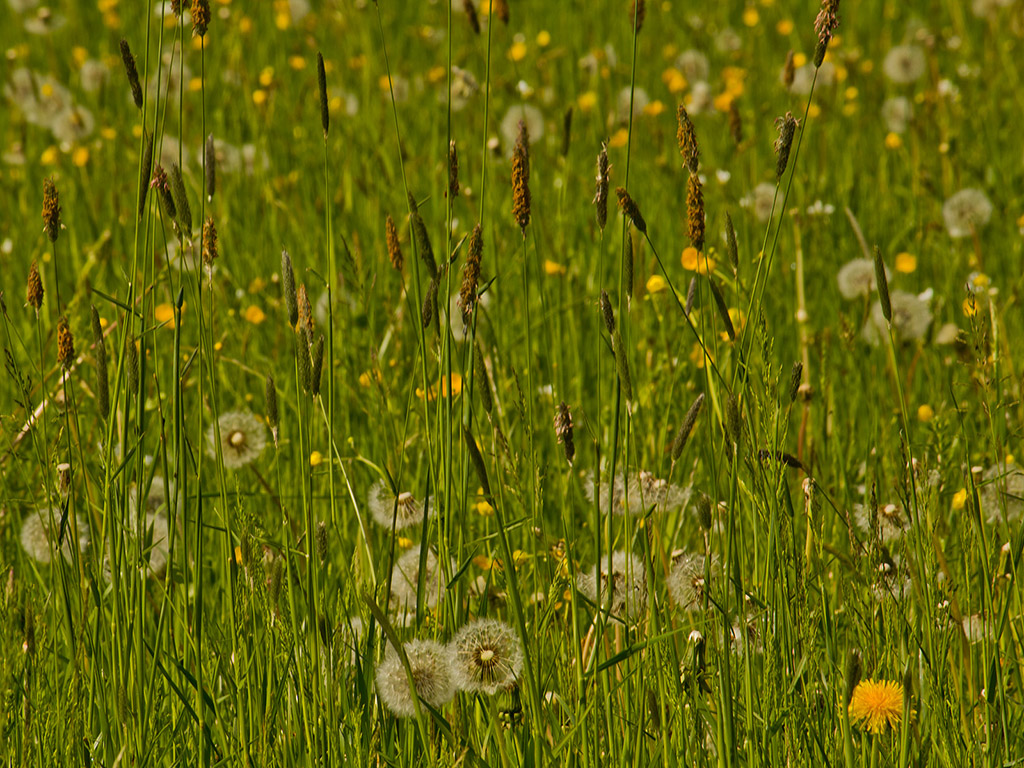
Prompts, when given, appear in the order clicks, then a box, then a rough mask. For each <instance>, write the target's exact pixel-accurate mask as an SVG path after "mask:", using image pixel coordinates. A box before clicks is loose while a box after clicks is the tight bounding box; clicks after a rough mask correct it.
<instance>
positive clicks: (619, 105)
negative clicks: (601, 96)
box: [615, 88, 651, 123]
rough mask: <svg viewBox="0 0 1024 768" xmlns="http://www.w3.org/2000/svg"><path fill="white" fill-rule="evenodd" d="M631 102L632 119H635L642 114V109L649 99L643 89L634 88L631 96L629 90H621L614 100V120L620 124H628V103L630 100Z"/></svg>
mask: <svg viewBox="0 0 1024 768" xmlns="http://www.w3.org/2000/svg"><path fill="white" fill-rule="evenodd" d="M631 98H632V101H633V117H634V118H637V117H639V116H640V115H642V114H643V111H644V107H646V106H647V105H648V104H649V103H650V101H651V99H650V97H648V95H647V91H645V90H644V89H643V88H634V89H633V90H632V94H631V93H630V89H629V88H623V89H622V90H621V91H619V95H618V97H617V98H616V99H615V119H616V120H617V121H618V122H620V123H627V122H629V103H630V99H631Z"/></svg>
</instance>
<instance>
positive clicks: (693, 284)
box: [683, 275, 697, 317]
mask: <svg viewBox="0 0 1024 768" xmlns="http://www.w3.org/2000/svg"><path fill="white" fill-rule="evenodd" d="M696 298H697V276H696V275H694V276H693V277H691V278H690V284H689V286H687V288H686V304H685V306H684V307H683V312H684V313H685V314H686V316H687V317H689V316H690V312H692V311H693V302H694V300H695V299H696Z"/></svg>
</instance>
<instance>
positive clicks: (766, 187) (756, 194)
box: [740, 181, 775, 222]
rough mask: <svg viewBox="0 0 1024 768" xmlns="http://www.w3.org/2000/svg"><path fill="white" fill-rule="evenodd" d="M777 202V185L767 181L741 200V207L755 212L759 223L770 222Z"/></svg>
mask: <svg viewBox="0 0 1024 768" xmlns="http://www.w3.org/2000/svg"><path fill="white" fill-rule="evenodd" d="M774 202H775V185H774V184H769V183H768V182H767V181H765V182H761V183H760V184H758V185H757V186H756V187H754V189H753V190H752V191H751V192H750V194H748V195H744V196H743V198H742V199H741V200H740V205H741V206H743V207H744V208H750V209H751V210H753V211H754V216H756V217H757V220H758V221H761V222H764V221H768V217H769V216H771V215H772V205H773V203H774Z"/></svg>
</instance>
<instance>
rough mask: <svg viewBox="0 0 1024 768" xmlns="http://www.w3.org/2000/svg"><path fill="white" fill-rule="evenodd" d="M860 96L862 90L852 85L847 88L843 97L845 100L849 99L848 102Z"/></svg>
mask: <svg viewBox="0 0 1024 768" xmlns="http://www.w3.org/2000/svg"><path fill="white" fill-rule="evenodd" d="M859 95H860V89H858V88H857V86H855V85H851V86H850V87H849V88H847V89H846V90H845V91H843V97H844V98H845V99H847V100H848V101H853V100H854V99H856V98H857V96H859Z"/></svg>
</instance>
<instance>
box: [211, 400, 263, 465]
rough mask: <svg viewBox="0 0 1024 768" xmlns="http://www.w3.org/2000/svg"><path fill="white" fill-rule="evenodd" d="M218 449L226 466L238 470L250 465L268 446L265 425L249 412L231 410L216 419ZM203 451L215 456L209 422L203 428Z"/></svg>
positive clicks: (213, 429)
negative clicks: (206, 428)
mask: <svg viewBox="0 0 1024 768" xmlns="http://www.w3.org/2000/svg"><path fill="white" fill-rule="evenodd" d="M219 426H220V450H221V454H222V455H223V457H224V468H225V469H238V468H239V467H244V466H245V465H246V464H251V463H252V462H253V461H255V460H256V459H257V458H259V455H260V454H261V453H262V452H263V449H264V448H266V446H267V427H266V425H265V424H264V423H263V421H262V420H261V419H260V418H259V417H258V416H256V415H254V414H252V413H250V412H248V411H230V412H228V413H225V414H223V415H222V416H221V417H220V419H219ZM206 454H207V455H208V456H210V458H216V456H217V432H216V430H215V428H214V425H213V424H211V425H210V427H209V429H208V430H207V431H206Z"/></svg>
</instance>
